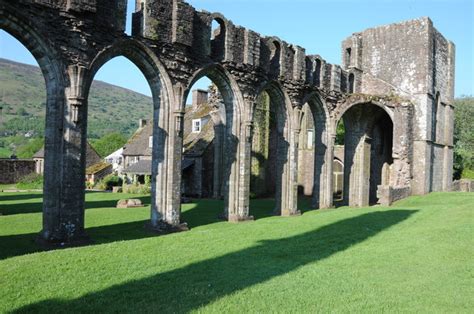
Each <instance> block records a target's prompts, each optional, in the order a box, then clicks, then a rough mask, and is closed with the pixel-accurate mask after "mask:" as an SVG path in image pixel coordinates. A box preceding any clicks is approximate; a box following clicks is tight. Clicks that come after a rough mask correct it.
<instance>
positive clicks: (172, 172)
mask: <svg viewBox="0 0 474 314" xmlns="http://www.w3.org/2000/svg"><path fill="white" fill-rule="evenodd" d="M171 118H172V120H173V123H172V125H171V127H172V129H171V128H170V134H171V137H170V150H169V151H170V154H169V155H168V156H167V158H169V161H168V169H169V171H168V173H169V175H168V177H169V182H168V191H169V194H168V201H169V203H168V204H167V208H166V212H165V216H164V221H165V222H166V223H168V224H169V225H171V226H173V227H177V226H180V224H181V222H180V218H181V177H182V171H181V161H182V158H183V127H184V111H176V112H174V113H173V115H172V117H171Z"/></svg>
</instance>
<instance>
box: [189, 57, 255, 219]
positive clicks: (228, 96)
mask: <svg viewBox="0 0 474 314" xmlns="http://www.w3.org/2000/svg"><path fill="white" fill-rule="evenodd" d="M205 76H206V77H208V78H209V79H210V80H211V81H212V82H213V83H214V84H215V85H216V86H217V88H218V90H219V92H220V94H221V96H222V98H223V101H224V107H225V119H224V120H225V122H224V136H223V143H222V149H223V151H224V152H225V154H223V155H224V156H223V167H222V168H223V171H222V176H221V178H222V183H223V184H224V191H223V194H224V215H225V216H226V217H227V219H228V220H229V221H241V220H247V219H248V218H249V217H248V209H247V206H246V205H245V204H246V203H247V200H246V196H245V195H244V192H243V190H244V189H243V188H242V187H243V186H244V184H245V182H244V181H245V180H243V177H244V172H245V158H243V157H242V151H243V150H244V149H245V140H243V138H244V135H243V132H244V128H243V127H242V125H243V123H244V121H243V119H244V118H243V115H244V112H245V108H244V99H243V96H242V93H241V91H240V88H239V86H238V85H237V82H236V81H235V80H234V78H233V77H232V76H231V75H230V73H229V72H228V71H227V70H226V69H225V68H224V67H223V66H222V65H220V64H216V63H213V64H208V65H205V66H203V67H202V68H199V69H197V70H196V71H195V72H194V74H193V75H192V77H191V78H190V79H189V83H188V84H187V87H186V89H185V91H184V95H183V99H181V103H182V104H183V107H184V103H185V101H186V99H187V97H188V94H189V92H190V91H191V88H192V86H193V85H194V84H195V83H196V82H197V81H198V80H199V79H201V78H203V77H205Z"/></svg>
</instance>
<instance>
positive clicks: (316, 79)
mask: <svg viewBox="0 0 474 314" xmlns="http://www.w3.org/2000/svg"><path fill="white" fill-rule="evenodd" d="M314 85H316V86H317V87H321V60H320V59H316V67H315V69H314Z"/></svg>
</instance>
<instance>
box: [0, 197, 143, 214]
mask: <svg viewBox="0 0 474 314" xmlns="http://www.w3.org/2000/svg"><path fill="white" fill-rule="evenodd" d="M21 196H22V195H18V197H19V198H12V200H22V199H21ZM41 197H42V196H41V195H39V196H38V197H36V198H37V199H41ZM134 198H136V199H139V200H141V201H142V203H143V204H144V205H145V206H147V205H149V204H150V197H149V196H143V197H134ZM1 200H2V199H1V198H0V201H1ZM117 201H118V199H112V200H97V201H87V200H86V210H88V209H93V208H113V207H116V206H117ZM42 211H43V203H42V202H34V203H15V204H1V203H0V214H1V215H5V216H8V215H20V214H34V213H41V212H42Z"/></svg>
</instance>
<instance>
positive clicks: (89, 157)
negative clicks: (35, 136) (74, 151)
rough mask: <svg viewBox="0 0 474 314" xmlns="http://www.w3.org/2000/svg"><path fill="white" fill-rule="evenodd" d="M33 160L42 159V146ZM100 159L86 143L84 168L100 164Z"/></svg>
mask: <svg viewBox="0 0 474 314" xmlns="http://www.w3.org/2000/svg"><path fill="white" fill-rule="evenodd" d="M33 158H36V159H44V146H43V147H42V148H41V149H40V150H39V151H37V152H36V154H34V155H33ZM101 160H102V158H100V156H99V154H98V153H97V152H96V151H95V149H94V147H92V145H91V144H90V143H89V141H87V142H86V168H88V167H90V166H92V165H94V164H96V163H98V162H100V161H101Z"/></svg>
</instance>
